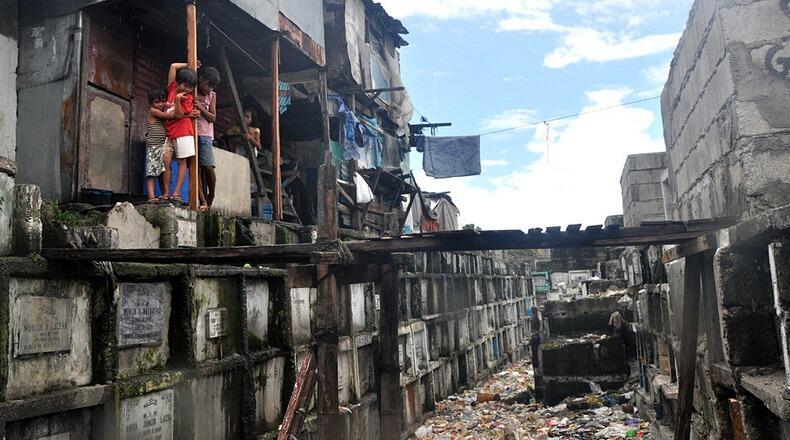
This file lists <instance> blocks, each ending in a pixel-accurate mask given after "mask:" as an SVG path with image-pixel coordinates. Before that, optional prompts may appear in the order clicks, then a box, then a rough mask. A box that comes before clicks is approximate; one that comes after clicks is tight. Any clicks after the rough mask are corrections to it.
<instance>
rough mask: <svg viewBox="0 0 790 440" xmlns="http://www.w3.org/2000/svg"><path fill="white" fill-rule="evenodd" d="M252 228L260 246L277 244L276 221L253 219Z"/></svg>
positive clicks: (256, 241)
mask: <svg viewBox="0 0 790 440" xmlns="http://www.w3.org/2000/svg"><path fill="white" fill-rule="evenodd" d="M250 230H251V231H252V235H253V237H255V243H256V244H258V246H266V245H271V244H275V239H274V238H275V233H274V223H271V222H266V221H263V220H261V219H252V223H251V224H250Z"/></svg>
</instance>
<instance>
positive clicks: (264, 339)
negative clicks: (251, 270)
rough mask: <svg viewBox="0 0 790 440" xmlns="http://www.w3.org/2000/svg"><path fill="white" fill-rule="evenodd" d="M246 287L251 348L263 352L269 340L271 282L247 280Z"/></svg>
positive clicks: (248, 331)
mask: <svg viewBox="0 0 790 440" xmlns="http://www.w3.org/2000/svg"><path fill="white" fill-rule="evenodd" d="M245 287H246V291H245V297H246V300H247V338H248V341H249V342H248V343H249V348H250V350H262V349H264V348H265V347H266V346H267V345H268V340H269V338H268V336H269V282H268V281H266V280H261V279H252V278H247V279H246V280H245Z"/></svg>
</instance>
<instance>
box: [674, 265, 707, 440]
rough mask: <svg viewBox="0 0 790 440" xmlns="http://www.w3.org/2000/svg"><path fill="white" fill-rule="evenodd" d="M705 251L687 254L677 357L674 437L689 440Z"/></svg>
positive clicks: (678, 439) (679, 439)
mask: <svg viewBox="0 0 790 440" xmlns="http://www.w3.org/2000/svg"><path fill="white" fill-rule="evenodd" d="M705 263H707V261H706V259H705V258H704V254H702V253H697V254H693V255H689V256H687V257H686V270H685V276H684V281H683V323H682V331H681V335H680V356H679V357H678V413H677V418H676V419H675V439H677V440H688V439H689V435H690V434H691V413H692V412H693V411H694V376H695V374H694V373H695V369H696V365H697V362H696V361H697V332H698V330H699V300H700V296H701V276H702V271H703V264H705Z"/></svg>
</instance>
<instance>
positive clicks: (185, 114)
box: [165, 63, 200, 202]
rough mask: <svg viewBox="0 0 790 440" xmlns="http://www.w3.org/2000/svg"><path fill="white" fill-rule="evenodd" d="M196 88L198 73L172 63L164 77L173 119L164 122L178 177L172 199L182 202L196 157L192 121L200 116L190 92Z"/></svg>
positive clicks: (182, 64)
mask: <svg viewBox="0 0 790 440" xmlns="http://www.w3.org/2000/svg"><path fill="white" fill-rule="evenodd" d="M196 85H197V72H195V71H194V70H193V69H190V68H188V67H187V64H186V63H173V64H171V65H170V70H169V72H168V74H167V103H168V106H169V109H168V111H172V113H173V115H172V116H173V117H172V119H168V120H167V121H166V123H165V128H167V140H168V143H169V144H170V145H171V146H172V147H173V149H174V150H175V154H176V159H177V160H178V177H177V178H176V188H175V190H174V191H173V197H172V200H174V201H175V202H183V201H184V200H183V199H182V198H181V186H182V185H183V184H184V179H185V178H186V175H187V169H188V167H189V162H191V161H190V160H189V159H191V158H192V157H194V156H195V130H194V128H193V127H192V119H195V118H197V117H199V116H200V111H199V110H196V109H195V105H194V102H195V99H194V96H192V93H193V92H194V91H195V86H196Z"/></svg>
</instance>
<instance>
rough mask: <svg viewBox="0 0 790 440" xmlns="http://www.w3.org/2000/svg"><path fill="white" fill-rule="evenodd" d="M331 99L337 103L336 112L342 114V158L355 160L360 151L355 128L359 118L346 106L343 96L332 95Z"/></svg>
mask: <svg viewBox="0 0 790 440" xmlns="http://www.w3.org/2000/svg"><path fill="white" fill-rule="evenodd" d="M332 99H334V100H335V102H336V103H337V112H338V113H339V114H341V115H343V118H344V121H343V134H342V137H343V142H342V145H343V149H344V154H343V158H344V159H345V160H357V159H359V155H360V151H359V147H357V139H356V129H357V124H359V120H358V119H357V117H356V115H355V114H354V112H352V111H351V110H350V109H349V108H348V107H347V106H346V103H345V101H343V98H341V97H339V96H337V95H332Z"/></svg>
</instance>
